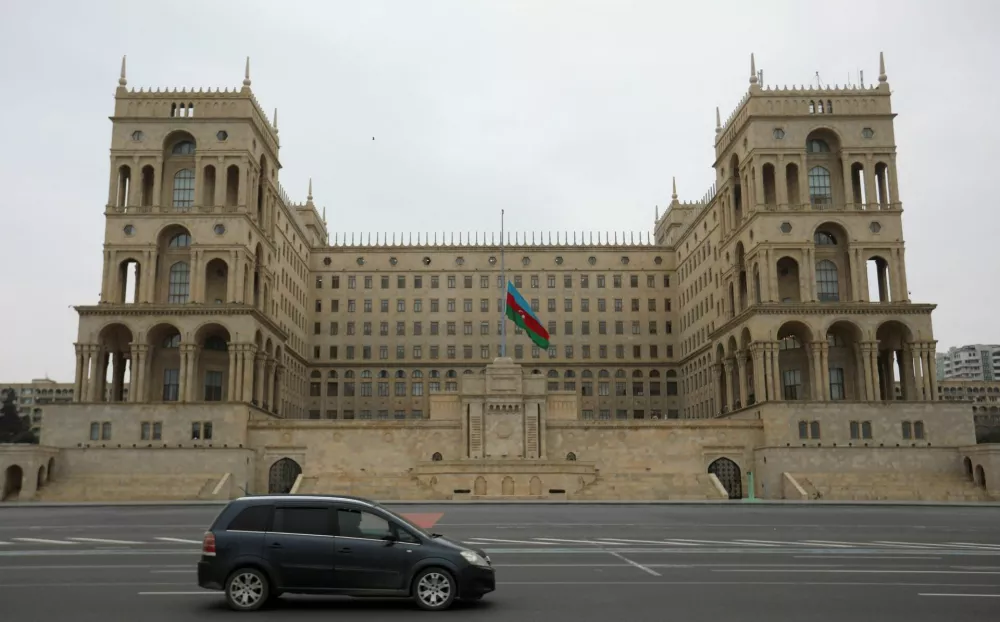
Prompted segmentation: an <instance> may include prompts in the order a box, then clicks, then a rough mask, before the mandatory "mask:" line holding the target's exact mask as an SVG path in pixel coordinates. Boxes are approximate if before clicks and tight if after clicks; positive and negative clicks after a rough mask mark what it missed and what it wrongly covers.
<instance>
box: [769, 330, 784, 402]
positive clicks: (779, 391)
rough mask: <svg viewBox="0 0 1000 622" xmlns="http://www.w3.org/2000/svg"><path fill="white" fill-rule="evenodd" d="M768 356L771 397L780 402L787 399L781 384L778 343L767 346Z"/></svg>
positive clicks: (773, 342) (774, 342)
mask: <svg viewBox="0 0 1000 622" xmlns="http://www.w3.org/2000/svg"><path fill="white" fill-rule="evenodd" d="M767 354H768V357H767V358H769V359H770V369H771V396H772V399H773V400H774V401H776V402H780V401H782V400H783V399H785V394H784V392H783V388H782V387H783V384H782V382H781V358H780V357H781V350H780V349H779V347H778V343H777V342H776V341H772V342H770V343H768V344H767Z"/></svg>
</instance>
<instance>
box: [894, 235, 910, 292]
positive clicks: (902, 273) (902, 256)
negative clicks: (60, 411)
mask: <svg viewBox="0 0 1000 622" xmlns="http://www.w3.org/2000/svg"><path fill="white" fill-rule="evenodd" d="M895 264H896V274H897V276H898V280H899V286H898V287H897V288H895V289H893V291H894V292H895V291H896V289H898V290H899V297H898V298H897V299H896V300H899V301H901V302H909V301H910V292H909V290H907V289H906V249H905V248H903V247H900V248H899V249H898V250H897V251H896V261H895Z"/></svg>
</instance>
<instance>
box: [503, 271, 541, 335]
mask: <svg viewBox="0 0 1000 622" xmlns="http://www.w3.org/2000/svg"><path fill="white" fill-rule="evenodd" d="M507 317H509V318H510V319H511V320H512V321H513V322H514V323H515V324H517V325H518V326H519V327H520V328H522V329H523V330H524V331H525V332H527V333H528V337H531V340H532V341H534V342H535V345H537V346H538V347H539V348H543V349H548V347H549V331H547V330H545V327H544V326H542V323H541V321H539V319H538V316H537V315H535V314H534V313H533V312H532V311H531V306H530V305H529V304H528V301H527V300H525V299H524V297H523V296H521V292H519V291H517V288H516V287H514V284H513V283H511V282H510V281H507Z"/></svg>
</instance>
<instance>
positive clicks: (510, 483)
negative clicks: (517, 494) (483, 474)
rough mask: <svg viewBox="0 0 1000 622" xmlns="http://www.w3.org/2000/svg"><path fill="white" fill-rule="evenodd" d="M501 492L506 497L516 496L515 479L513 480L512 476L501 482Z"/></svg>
mask: <svg viewBox="0 0 1000 622" xmlns="http://www.w3.org/2000/svg"><path fill="white" fill-rule="evenodd" d="M500 492H501V494H503V495H504V496H508V497H509V496H510V495H513V494H514V478H512V477H510V476H508V477H505V478H503V481H502V482H500Z"/></svg>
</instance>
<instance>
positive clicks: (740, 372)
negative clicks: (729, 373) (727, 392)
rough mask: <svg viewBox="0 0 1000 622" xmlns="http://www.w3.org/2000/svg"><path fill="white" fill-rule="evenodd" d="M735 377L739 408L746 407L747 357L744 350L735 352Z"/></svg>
mask: <svg viewBox="0 0 1000 622" xmlns="http://www.w3.org/2000/svg"><path fill="white" fill-rule="evenodd" d="M736 378H737V384H738V385H739V391H740V392H739V400H740V408H746V406H747V399H748V398H749V396H748V395H747V393H748V391H747V357H746V352H744V351H743V350H738V351H737V352H736Z"/></svg>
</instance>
